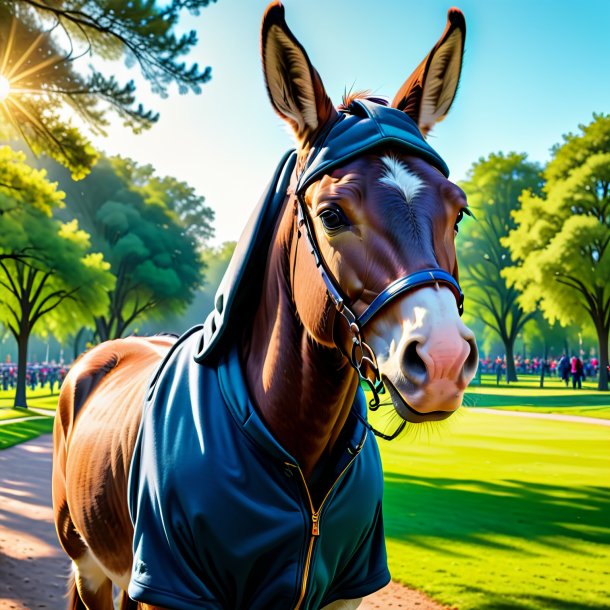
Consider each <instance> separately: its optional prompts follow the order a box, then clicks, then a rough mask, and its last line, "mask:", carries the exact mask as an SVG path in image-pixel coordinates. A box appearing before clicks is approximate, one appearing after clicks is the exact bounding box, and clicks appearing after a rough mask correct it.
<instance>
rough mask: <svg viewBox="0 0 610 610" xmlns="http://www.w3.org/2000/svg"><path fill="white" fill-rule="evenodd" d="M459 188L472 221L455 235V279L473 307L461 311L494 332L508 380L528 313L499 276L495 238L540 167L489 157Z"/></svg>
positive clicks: (512, 156)
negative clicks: (457, 251)
mask: <svg viewBox="0 0 610 610" xmlns="http://www.w3.org/2000/svg"><path fill="white" fill-rule="evenodd" d="M460 186H461V187H462V188H463V189H464V191H465V192H466V194H467V196H468V201H469V206H470V207H471V208H472V210H473V211H474V213H475V216H476V218H477V222H464V223H462V225H460V230H461V231H462V234H461V235H459V236H458V240H459V249H460V271H461V274H460V275H461V281H462V284H463V286H464V289H465V292H466V294H467V295H468V302H470V303H474V305H475V307H473V308H472V309H469V308H468V307H467V308H466V312H467V317H472V318H476V319H478V320H480V321H481V322H483V323H484V324H485V325H486V326H487V327H489V328H490V329H491V330H493V331H494V332H495V333H497V335H498V336H499V338H500V339H501V340H502V343H503V344H504V348H505V353H506V356H507V361H508V363H509V367H508V369H507V374H508V376H509V379H511V380H514V379H516V375H515V370H514V367H513V364H512V362H513V359H512V356H513V348H514V342H515V339H516V338H517V336H518V334H519V333H520V332H521V330H522V329H523V327H524V325H525V324H526V323H527V322H528V321H529V320H530V319H531V317H532V315H531V314H527V313H526V312H524V310H523V309H522V307H521V306H520V304H519V303H518V302H517V297H518V294H519V293H518V291H517V290H516V289H515V288H513V287H511V286H509V285H507V282H506V280H505V279H504V277H502V275H501V272H502V270H503V269H505V268H506V267H508V266H510V265H511V264H512V259H511V255H510V251H509V250H508V248H507V247H506V246H504V245H503V244H502V242H501V240H502V238H503V237H505V236H506V235H508V233H509V231H510V230H511V229H512V228H514V220H513V218H512V216H511V212H512V211H513V210H515V209H516V208H518V206H519V196H520V195H521V193H522V191H523V190H524V189H531V190H533V191H534V192H539V191H540V188H541V186H542V185H541V178H540V168H539V166H538V164H536V163H531V162H529V161H527V156H526V155H525V154H518V153H514V152H512V153H508V154H506V155H504V154H503V153H492V154H490V155H489V157H487V158H486V159H485V158H481V159H479V160H478V161H477V162H476V163H474V164H473V166H472V167H471V169H470V171H469V173H468V179H467V180H466V181H465V182H463V183H461V185H460ZM462 227H463V228H462Z"/></svg>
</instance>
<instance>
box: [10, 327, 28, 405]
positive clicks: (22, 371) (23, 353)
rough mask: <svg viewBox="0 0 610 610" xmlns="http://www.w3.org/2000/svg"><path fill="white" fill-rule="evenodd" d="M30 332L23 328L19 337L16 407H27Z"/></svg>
mask: <svg viewBox="0 0 610 610" xmlns="http://www.w3.org/2000/svg"><path fill="white" fill-rule="evenodd" d="M29 338H30V333H29V332H27V331H24V330H23V329H21V333H20V335H19V337H18V338H17V389H16V392H15V402H14V405H13V406H14V407H15V408H21V409H27V408H28V403H27V398H26V373H27V366H28V340H29Z"/></svg>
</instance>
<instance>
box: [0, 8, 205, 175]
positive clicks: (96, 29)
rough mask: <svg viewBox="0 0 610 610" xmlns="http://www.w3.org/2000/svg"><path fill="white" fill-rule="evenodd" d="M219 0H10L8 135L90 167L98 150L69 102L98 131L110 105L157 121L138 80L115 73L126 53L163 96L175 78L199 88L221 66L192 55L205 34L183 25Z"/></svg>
mask: <svg viewBox="0 0 610 610" xmlns="http://www.w3.org/2000/svg"><path fill="white" fill-rule="evenodd" d="M210 1H214V0H168V1H165V2H164V1H161V0H129V2H125V1H123V0H0V79H3V80H2V84H3V87H2V88H3V89H6V91H4V92H3V93H2V94H1V95H2V98H3V99H1V100H0V115H2V116H3V118H4V119H5V121H3V123H4V125H3V129H2V134H1V135H2V136H3V137H6V136H7V135H12V136H15V135H16V136H19V137H21V138H23V139H24V140H25V141H26V143H27V144H28V145H29V146H30V148H31V149H32V150H33V151H34V152H35V153H40V152H46V153H48V154H49V155H51V156H53V157H54V158H55V159H57V160H58V161H60V162H61V163H63V164H65V165H66V166H67V167H69V168H70V169H71V171H72V172H73V174H74V176H75V177H82V176H83V175H84V174H85V173H86V171H87V169H88V168H89V167H90V166H91V165H92V163H94V162H95V160H96V159H97V154H96V152H95V151H94V150H93V148H92V147H91V146H90V144H89V142H88V139H87V138H86V137H85V135H84V134H83V133H82V132H81V130H80V129H79V126H78V125H75V124H74V123H73V122H71V121H70V120H68V119H67V114H66V111H67V110H69V111H70V112H71V113H73V114H75V115H76V116H78V118H79V119H80V122H81V124H83V125H86V126H87V127H88V129H90V130H91V131H92V132H96V133H104V129H105V128H106V127H107V125H108V115H109V113H115V114H116V115H118V116H119V117H120V118H121V119H122V121H123V123H124V124H125V125H126V126H127V127H129V128H131V129H134V130H140V129H143V128H146V127H149V126H150V125H151V124H152V123H154V122H155V121H156V120H157V118H158V115H157V114H156V113H155V112H154V111H152V110H150V109H146V108H144V106H143V105H142V104H141V103H138V101H137V97H136V94H137V91H136V84H135V81H134V80H133V79H132V80H128V81H127V82H123V83H121V82H119V80H117V78H116V76H115V74H113V71H112V67H111V66H112V64H113V62H117V61H124V62H126V64H127V65H128V67H131V68H136V69H137V71H139V73H140V74H141V75H142V76H143V77H144V79H146V80H147V81H148V82H149V83H150V85H151V88H152V91H153V92H154V93H156V94H159V95H161V96H167V94H168V89H169V86H170V85H171V84H172V83H175V84H177V86H178V90H179V92H180V93H186V92H188V91H194V92H196V93H199V92H200V90H201V86H202V85H203V84H204V83H206V82H207V81H208V80H209V79H210V76H211V69H210V68H209V67H205V68H203V69H200V68H199V67H198V65H197V64H192V65H190V66H187V65H186V64H185V63H184V61H183V60H182V58H183V57H184V56H185V55H187V54H188V53H189V51H191V49H192V48H193V47H194V46H195V45H196V44H197V36H196V34H195V32H194V31H188V32H186V33H184V34H180V35H178V34H177V33H176V30H177V26H178V23H179V21H180V18H181V16H182V15H183V14H184V13H185V12H191V13H197V12H198V11H199V10H200V9H201V8H203V7H205V6H207V5H208V4H209V3H210ZM91 59H92V60H93V61H89V60H91Z"/></svg>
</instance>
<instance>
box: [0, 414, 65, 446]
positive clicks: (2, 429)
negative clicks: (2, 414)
mask: <svg viewBox="0 0 610 610" xmlns="http://www.w3.org/2000/svg"><path fill="white" fill-rule="evenodd" d="M52 431H53V418H52V417H45V418H43V419H31V418H29V419H26V420H24V421H21V422H18V423H13V424H3V425H0V449H7V448H8V447H12V446H13V445H17V444H19V443H24V442H25V441H29V440H31V439H33V438H36V437H37V436H40V435H41V434H48V433H49V432H52Z"/></svg>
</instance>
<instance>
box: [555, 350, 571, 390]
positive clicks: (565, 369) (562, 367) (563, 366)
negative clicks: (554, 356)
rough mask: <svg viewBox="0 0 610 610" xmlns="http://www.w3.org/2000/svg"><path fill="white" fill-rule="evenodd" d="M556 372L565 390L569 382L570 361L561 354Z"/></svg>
mask: <svg viewBox="0 0 610 610" xmlns="http://www.w3.org/2000/svg"><path fill="white" fill-rule="evenodd" d="M557 372H558V373H559V375H560V377H561V379H562V380H563V381H564V382H565V384H566V388H567V387H568V384H569V382H570V360H569V358H568V357H567V356H566V354H562V355H561V358H560V359H559V362H558V363H557Z"/></svg>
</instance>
